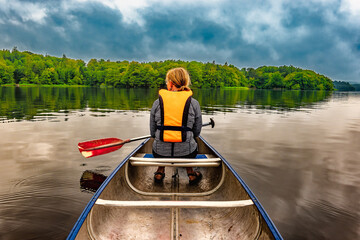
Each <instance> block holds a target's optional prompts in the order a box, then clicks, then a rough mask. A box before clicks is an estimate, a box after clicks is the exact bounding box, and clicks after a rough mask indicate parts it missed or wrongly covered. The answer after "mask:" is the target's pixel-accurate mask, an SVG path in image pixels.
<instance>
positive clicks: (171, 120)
mask: <svg viewBox="0 0 360 240" xmlns="http://www.w3.org/2000/svg"><path fill="white" fill-rule="evenodd" d="M191 96H192V91H191V90H190V91H179V92H173V91H168V90H165V89H161V90H160V91H159V103H160V109H161V125H160V126H157V128H158V129H159V130H160V140H161V141H164V142H185V141H186V132H187V131H192V129H191V128H189V127H187V120H188V114H189V107H190V102H191Z"/></svg>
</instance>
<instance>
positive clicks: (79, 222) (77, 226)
mask: <svg viewBox="0 0 360 240" xmlns="http://www.w3.org/2000/svg"><path fill="white" fill-rule="evenodd" d="M149 140H150V138H147V139H145V140H144V141H143V142H142V143H140V145H139V146H137V147H136V148H135V149H134V150H133V151H132V152H131V153H130V154H129V155H128V156H127V157H126V158H124V160H123V161H122V162H121V163H120V164H119V165H118V166H117V167H116V168H115V170H114V171H113V172H112V173H111V174H110V175H109V176H108V177H107V178H106V179H105V181H104V182H103V183H102V184H101V186H100V187H99V189H98V190H97V191H96V192H95V194H94V195H93V197H92V198H91V200H90V201H89V203H88V204H87V205H86V207H85V209H84V211H83V212H82V213H81V215H80V217H79V218H78V220H77V221H76V223H75V225H74V227H73V229H72V230H71V232H70V234H69V236H68V237H67V238H66V239H67V240H71V239H75V238H76V236H77V234H78V232H79V231H80V228H81V226H82V225H83V223H84V221H85V219H86V217H87V216H88V214H89V212H90V211H91V209H92V208H93V206H94V205H95V202H96V200H97V199H98V198H99V196H100V195H101V193H102V192H103V191H104V189H105V187H106V186H107V185H108V184H109V182H110V181H111V180H112V179H113V177H114V176H115V175H116V173H117V172H118V171H119V169H120V168H121V167H122V166H123V165H124V164H125V163H126V162H127V161H128V160H129V158H130V157H132V156H133V155H134V154H135V153H136V152H137V151H138V150H139V149H140V148H142V147H143V146H144V145H145V144H146V143H147V142H148V141H149Z"/></svg>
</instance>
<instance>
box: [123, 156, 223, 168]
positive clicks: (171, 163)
mask: <svg viewBox="0 0 360 240" xmlns="http://www.w3.org/2000/svg"><path fill="white" fill-rule="evenodd" d="M130 163H131V165H132V166H165V167H218V166H220V163H221V158H196V159H194V158H148V157H131V158H130Z"/></svg>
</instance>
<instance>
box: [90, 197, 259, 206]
mask: <svg viewBox="0 0 360 240" xmlns="http://www.w3.org/2000/svg"><path fill="white" fill-rule="evenodd" d="M95 204H97V205H103V206H112V207H127V208H129V207H134V208H173V207H179V208H234V207H245V206H250V205H252V204H254V203H253V201H252V200H251V199H248V200H237V201H116V200H104V199H100V198H99V199H98V200H97V201H96V202H95Z"/></svg>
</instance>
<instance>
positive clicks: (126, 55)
mask: <svg viewBox="0 0 360 240" xmlns="http://www.w3.org/2000/svg"><path fill="white" fill-rule="evenodd" d="M23 2H33V3H36V4H40V6H42V7H44V8H46V16H45V17H44V19H42V21H43V22H42V23H38V22H35V21H31V20H27V21H25V20H24V19H23V18H22V17H21V15H20V12H17V11H16V9H11V11H7V12H5V11H3V10H2V9H1V8H0V34H1V36H3V37H1V38H0V48H10V49H11V48H12V47H13V46H18V48H19V49H20V50H29V51H33V52H36V53H48V54H50V55H56V56H61V55H62V54H63V53H65V54H66V55H67V56H68V57H73V58H82V59H84V60H86V61H87V60H89V59H90V58H104V59H112V60H137V61H156V60H165V59H183V60H195V61H203V62H207V61H212V60H215V61H216V62H219V63H224V62H226V61H227V62H228V63H231V64H234V65H236V66H238V67H239V68H241V67H258V66H261V65H283V64H286V65H290V64H292V65H294V66H299V67H304V68H310V69H313V70H315V71H317V72H319V73H321V74H325V75H327V76H329V77H331V78H333V79H334V80H347V81H360V72H359V70H358V66H359V65H360V60H359V59H360V31H359V30H360V29H359V28H360V26H359V24H356V23H354V24H351V22H350V23H349V20H348V16H346V14H344V13H343V12H340V11H338V8H339V6H338V5H337V4H336V3H334V4H329V6H324V5H322V4H321V3H318V4H317V3H315V2H314V3H313V5H312V8H309V7H307V6H304V5H303V6H298V4H297V3H293V2H287V4H283V5H282V6H280V7H281V11H279V12H280V13H279V14H281V15H280V16H277V15H276V14H277V12H274V13H273V12H271V11H277V10H278V9H276V8H274V9H272V5H271V3H269V2H267V3H266V4H265V3H264V2H263V1H255V2H253V3H251V4H250V3H248V2H246V1H241V2H240V3H239V2H235V1H234V2H232V1H227V2H223V3H222V4H220V5H218V9H212V6H211V5H209V6H203V7H202V8H201V7H200V6H198V7H192V6H191V5H188V6H181V7H176V8H175V7H172V8H171V7H169V5H161V4H159V5H157V6H156V7H148V8H145V9H140V10H138V13H139V14H140V16H141V17H142V20H143V25H138V24H137V23H129V22H124V21H123V19H124V18H123V16H122V15H121V13H120V11H118V10H115V9H111V8H108V7H106V6H104V5H102V4H100V3H94V2H93V3H79V2H78V3H77V5H76V6H73V7H71V6H70V7H69V6H68V7H69V8H68V9H63V6H64V4H62V3H61V2H58V1H45V0H43V1H41V2H40V1H23ZM70 3H71V1H68V2H67V4H68V5H69V4H70ZM256 4H257V5H256ZM316 4H317V5H316ZM50 6H51V7H50ZM211 11H214V12H215V13H216V14H219V16H218V17H214V16H211V14H210V13H211ZM249 14H255V16H257V15H256V14H260V15H259V19H262V18H261V17H262V16H261V14H270V17H268V18H264V19H265V20H262V21H259V20H258V19H255V21H254V22H252V21H251V18H250V17H249V16H250V15H249ZM271 14H273V16H272V15H271ZM329 14H330V15H331V17H329ZM272 17H273V18H277V19H272ZM334 19H335V20H334ZM249 36H250V37H251V40H249Z"/></svg>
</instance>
